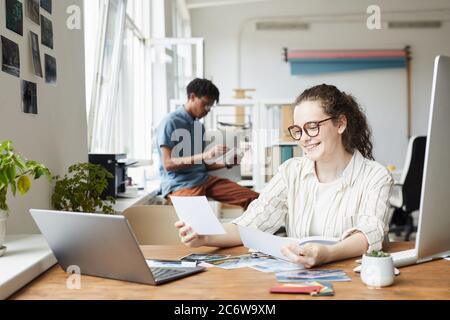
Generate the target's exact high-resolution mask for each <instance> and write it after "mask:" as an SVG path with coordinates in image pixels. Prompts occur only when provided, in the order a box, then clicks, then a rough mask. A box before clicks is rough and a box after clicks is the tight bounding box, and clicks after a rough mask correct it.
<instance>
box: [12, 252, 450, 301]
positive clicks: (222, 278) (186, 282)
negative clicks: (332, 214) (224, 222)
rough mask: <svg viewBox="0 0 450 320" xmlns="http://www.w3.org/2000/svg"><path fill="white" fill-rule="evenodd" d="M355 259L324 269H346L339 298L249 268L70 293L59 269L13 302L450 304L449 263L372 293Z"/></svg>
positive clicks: (410, 273)
mask: <svg viewBox="0 0 450 320" xmlns="http://www.w3.org/2000/svg"><path fill="white" fill-rule="evenodd" d="M412 246H413V244H412V243H393V244H391V245H390V246H389V248H387V249H388V250H389V251H391V252H394V251H399V250H406V249H411V248H412ZM142 250H143V252H144V255H145V257H147V258H153V259H178V258H180V257H182V256H184V255H186V254H188V253H190V252H199V253H205V252H224V253H228V254H233V255H238V254H242V253H245V252H247V249H245V248H243V247H237V248H230V249H221V250H215V249H214V248H200V249H188V248H186V247H183V246H143V247H142ZM355 266H356V263H355V259H350V260H346V261H341V262H337V263H333V264H329V265H327V266H324V267H323V268H324V269H333V268H339V269H344V270H345V271H346V272H347V274H348V275H349V276H350V277H351V278H352V281H351V282H343V283H334V288H335V291H336V295H335V296H334V297H314V298H312V297H310V296H308V295H297V294H270V293H269V288H270V287H271V286H273V285H275V284H277V281H276V279H275V275H274V274H273V273H263V272H259V271H256V270H253V269H250V268H244V269H237V270H223V269H219V268H210V269H208V270H207V271H206V272H203V273H200V274H197V275H194V276H191V277H187V278H184V279H181V280H178V281H174V282H171V283H167V284H164V285H161V286H158V287H154V286H147V285H140V284H135V283H128V282H122V281H116V280H109V279H102V278H95V277H89V276H82V278H81V289H80V290H69V289H66V280H67V274H66V273H65V272H64V271H63V270H62V269H61V268H60V267H59V266H58V265H56V266H54V267H53V268H52V269H50V270H49V271H47V272H46V273H44V274H43V275H42V276H40V277H39V278H37V279H36V280H34V281H33V282H32V283H30V284H29V285H28V286H26V287H24V288H23V289H22V290H20V291H19V292H17V293H16V294H15V295H13V296H12V297H11V299H138V300H144V299H152V300H178V299H183V300H202V299H224V300H228V299H236V300H240V299H242V300H269V299H315V300H317V299H327V300H328V299H339V300H340V299H351V300H355V299H374V300H378V299H386V300H390V299H394V300H397V299H399V300H404V299H446V300H449V299H450V262H449V261H446V260H437V261H433V262H428V263H424V264H420V265H415V266H410V267H404V268H402V269H401V275H400V276H398V277H396V281H395V284H394V285H393V286H391V287H388V288H383V289H368V288H367V287H366V286H365V285H364V284H363V283H362V282H361V280H360V278H359V275H358V274H356V273H354V272H353V268H354V267H355Z"/></svg>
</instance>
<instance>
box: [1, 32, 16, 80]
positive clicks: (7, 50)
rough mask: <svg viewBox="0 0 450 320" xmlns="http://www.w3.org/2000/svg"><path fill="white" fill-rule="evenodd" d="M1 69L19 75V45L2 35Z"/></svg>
mask: <svg viewBox="0 0 450 320" xmlns="http://www.w3.org/2000/svg"><path fill="white" fill-rule="evenodd" d="M2 71H4V72H6V73H9V74H11V75H13V76H15V77H20V51H19V45H18V44H17V43H15V42H13V41H11V40H9V39H7V38H5V37H3V36H2Z"/></svg>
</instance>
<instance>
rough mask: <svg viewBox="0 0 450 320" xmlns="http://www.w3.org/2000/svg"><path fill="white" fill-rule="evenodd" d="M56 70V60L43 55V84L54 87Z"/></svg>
mask: <svg viewBox="0 0 450 320" xmlns="http://www.w3.org/2000/svg"><path fill="white" fill-rule="evenodd" d="M56 81H57V69H56V59H55V58H53V57H52V56H49V55H48V54H46V55H45V82H46V83H49V84H53V85H56Z"/></svg>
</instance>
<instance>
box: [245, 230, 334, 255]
mask: <svg viewBox="0 0 450 320" xmlns="http://www.w3.org/2000/svg"><path fill="white" fill-rule="evenodd" d="M239 233H240V235H241V240H242V243H243V244H244V246H245V247H246V248H249V249H255V250H258V251H260V252H263V253H266V254H269V255H271V256H273V257H276V258H279V259H283V260H287V258H286V257H285V256H284V255H283V254H282V253H281V248H282V247H284V246H286V245H287V244H290V243H297V244H299V245H300V246H303V245H305V244H307V243H311V242H313V243H319V244H323V245H332V244H335V243H337V242H338V239H336V238H325V237H315V236H314V237H308V238H303V239H301V240H299V239H295V238H285V237H278V236H274V235H271V234H269V233H266V232H262V231H259V230H257V229H252V228H247V227H242V226H239Z"/></svg>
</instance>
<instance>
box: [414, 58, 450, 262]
mask: <svg viewBox="0 0 450 320" xmlns="http://www.w3.org/2000/svg"><path fill="white" fill-rule="evenodd" d="M416 251H417V258H418V260H419V261H420V260H423V259H429V258H431V257H438V256H443V255H447V254H449V253H450V57H446V56H438V57H437V58H436V60H435V65H434V78H433V89H432V95H431V107H430V118H429V127H428V138H427V146H426V153H425V166H424V171H423V183H422V195H421V201H420V215H419V225H418V231H417V238H416Z"/></svg>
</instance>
